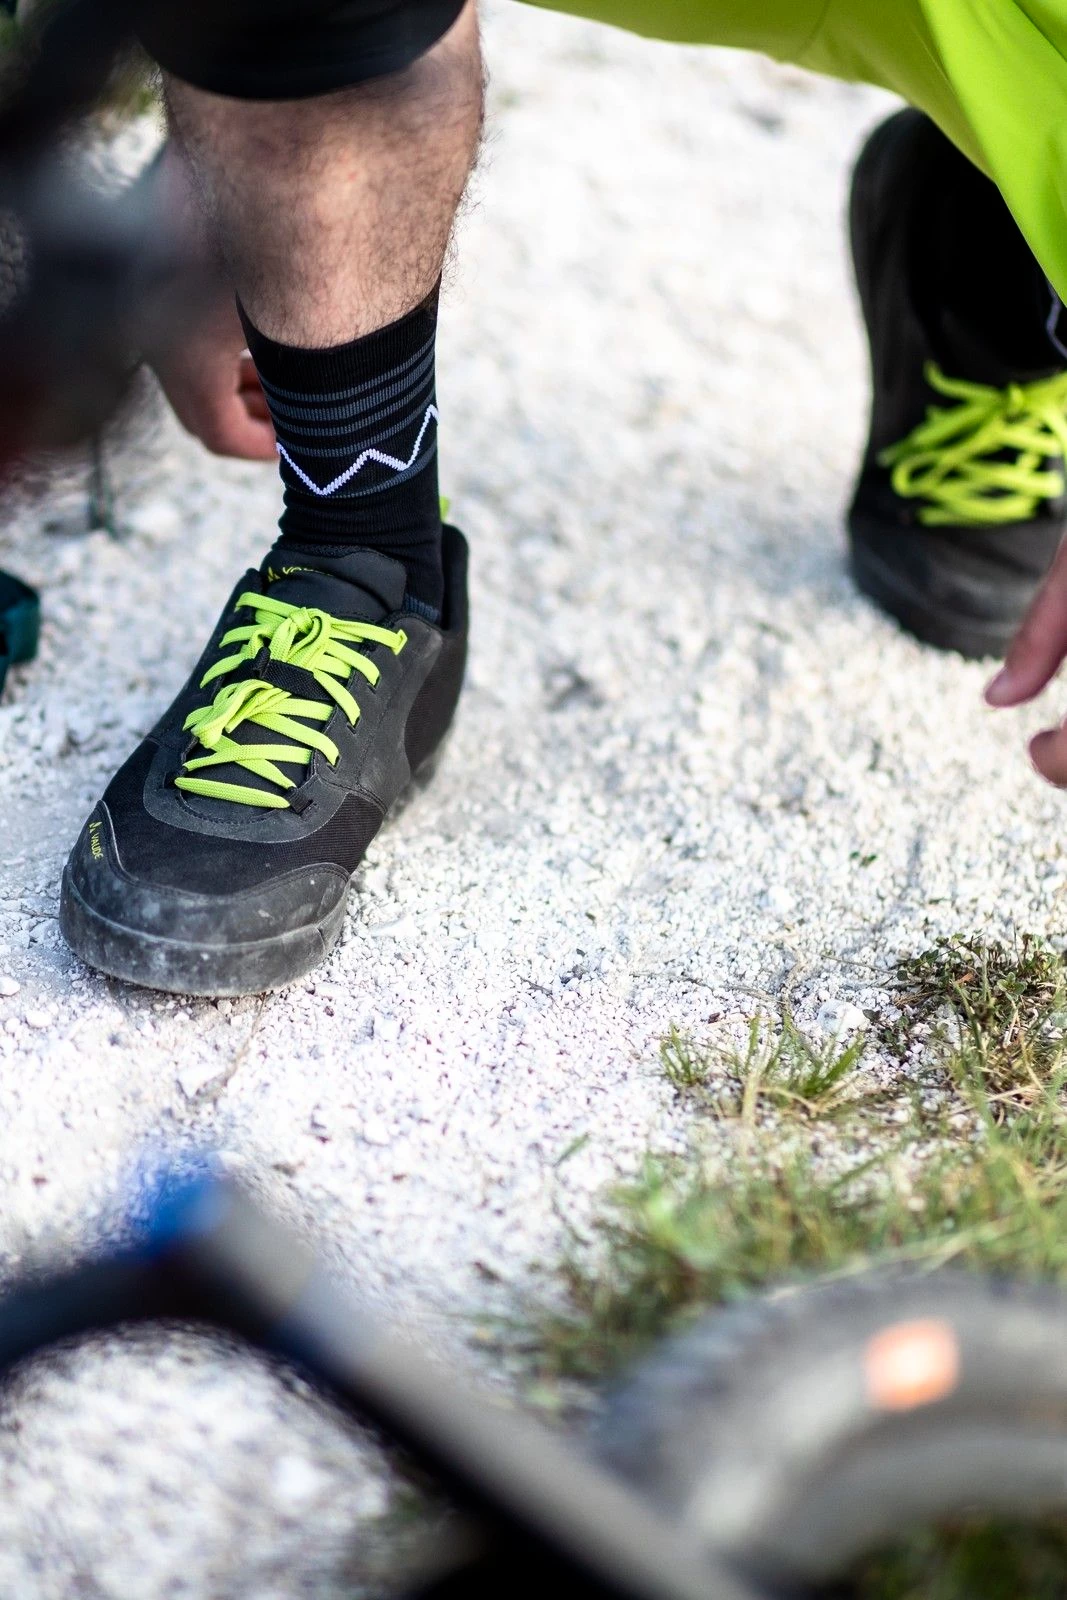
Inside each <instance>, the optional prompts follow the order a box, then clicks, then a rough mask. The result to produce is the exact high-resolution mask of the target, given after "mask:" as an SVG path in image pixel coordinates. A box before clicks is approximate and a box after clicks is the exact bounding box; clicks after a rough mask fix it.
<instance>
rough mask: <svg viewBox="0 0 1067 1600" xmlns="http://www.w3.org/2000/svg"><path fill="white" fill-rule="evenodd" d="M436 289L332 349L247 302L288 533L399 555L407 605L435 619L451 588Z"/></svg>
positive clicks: (313, 542) (295, 542)
mask: <svg viewBox="0 0 1067 1600" xmlns="http://www.w3.org/2000/svg"><path fill="white" fill-rule="evenodd" d="M437 298H438V297H437V291H436V290H435V291H434V293H433V294H432V295H431V297H430V299H429V300H427V301H426V302H425V304H423V305H421V306H419V307H418V308H417V309H416V310H414V311H412V312H410V313H409V315H408V316H406V317H403V318H402V319H401V320H400V321H399V322H394V323H392V324H391V325H390V326H389V327H387V328H382V329H380V330H379V331H378V332H377V333H369V334H367V336H366V337H365V338H363V339H354V340H353V341H352V343H351V344H342V345H337V346H335V347H334V348H333V349H329V350H302V349H296V348H294V347H293V346H291V345H283V344H277V343H276V342H275V341H274V340H273V339H268V338H267V337H266V335H265V334H262V333H260V332H259V330H258V329H257V328H255V327H253V325H252V323H251V322H250V321H249V319H248V317H247V316H246V315H245V313H244V311H243V310H242V311H241V319H242V321H243V323H244V328H245V334H246V336H247V339H248V348H249V351H250V352H251V355H252V359H253V361H254V362H255V364H256V371H257V372H258V374H259V379H260V382H261V383H262V385H263V392H264V394H265V395H266V397H267V404H268V406H269V407H270V414H271V417H272V419H273V421H274V430H275V432H276V434H277V436H278V454H279V457H280V462H281V474H282V481H283V482H284V484H285V510H284V512H283V513H282V517H281V521H280V524H279V526H280V527H281V530H282V541H283V542H284V543H285V544H286V545H289V546H291V547H292V549H293V551H294V553H297V552H303V553H304V554H305V555H308V554H312V553H313V552H315V551H316V550H317V551H318V553H319V554H329V555H336V554H338V553H339V552H340V551H342V550H352V549H370V550H379V551H381V552H382V554H383V555H387V556H392V557H393V558H394V559H395V560H397V561H400V562H402V563H403V565H404V567H405V569H406V571H407V575H408V591H407V600H406V602H405V603H406V604H407V606H408V608H409V609H411V610H413V611H418V612H420V613H421V614H422V615H424V616H429V617H431V619H433V620H436V618H437V616H438V615H439V613H440V609H441V601H442V594H443V588H442V579H441V510H440V500H439V497H438V485H437V402H436V394H435V387H434V384H435V375H434V344H435V340H436V336H437Z"/></svg>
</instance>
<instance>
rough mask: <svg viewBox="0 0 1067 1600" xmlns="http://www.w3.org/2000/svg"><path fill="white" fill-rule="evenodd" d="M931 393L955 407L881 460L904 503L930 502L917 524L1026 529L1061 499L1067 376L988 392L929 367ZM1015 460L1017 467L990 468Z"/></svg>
mask: <svg viewBox="0 0 1067 1600" xmlns="http://www.w3.org/2000/svg"><path fill="white" fill-rule="evenodd" d="M926 381H927V383H928V384H929V385H930V387H931V388H932V389H936V390H937V392H938V393H939V394H943V395H945V396H946V397H947V398H948V399H950V400H955V401H957V402H958V404H956V405H953V406H931V407H930V408H929V410H928V411H927V413H926V419H925V421H923V422H921V423H920V424H919V426H918V427H917V428H915V429H914V430H913V431H912V432H911V433H909V434H908V436H907V438H906V439H901V441H900V443H899V444H894V445H891V446H890V448H889V449H888V450H883V451H882V453H881V455H880V456H879V457H878V460H879V462H880V463H881V465H882V466H883V467H890V468H892V484H893V488H894V489H895V491H896V493H897V494H898V495H902V496H903V497H904V498H906V499H918V500H925V501H926V504H925V505H924V506H923V507H922V509H921V510H920V512H919V520H920V522H925V523H927V524H929V525H939V524H940V525H945V524H948V523H963V524H966V523H970V524H972V525H973V526H975V527H980V526H985V527H991V526H996V525H997V524H999V523H1008V522H1028V521H1029V520H1030V518H1031V517H1033V516H1034V514H1035V513H1036V511H1037V509H1038V507H1039V506H1040V504H1041V502H1042V501H1043V500H1055V499H1056V498H1057V497H1058V496H1059V495H1062V494H1063V493H1064V487H1065V485H1064V477H1063V473H1062V472H1061V471H1059V470H1058V469H1057V468H1053V467H1049V466H1048V465H1047V463H1048V462H1050V461H1055V460H1058V459H1061V458H1063V457H1064V456H1067V373H1060V374H1057V375H1056V377H1054V378H1042V379H1040V380H1039V381H1038V382H1037V383H1025V384H1024V383H1019V384H1015V383H1013V384H1011V385H1009V387H1008V388H1006V389H989V388H986V386H985V385H984V384H981V383H966V382H964V380H963V379H961V378H947V377H946V376H945V374H944V373H943V372H942V371H941V369H940V367H938V366H937V365H936V364H935V363H934V362H930V363H929V364H928V366H927V367H926ZM1009 452H1010V453H1013V454H1014V459H1013V460H1001V461H996V460H992V461H991V460H989V459H988V458H989V457H990V456H997V455H999V454H1001V453H1009Z"/></svg>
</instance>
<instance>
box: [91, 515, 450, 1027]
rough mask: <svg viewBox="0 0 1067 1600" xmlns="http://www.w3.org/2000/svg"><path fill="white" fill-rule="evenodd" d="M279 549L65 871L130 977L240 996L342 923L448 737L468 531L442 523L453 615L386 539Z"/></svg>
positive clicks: (111, 969)
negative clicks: (385, 825) (432, 614)
mask: <svg viewBox="0 0 1067 1600" xmlns="http://www.w3.org/2000/svg"><path fill="white" fill-rule="evenodd" d="M300 560H301V563H302V564H301V565H300V566H294V565H292V563H293V561H294V557H293V555H292V554H291V553H290V552H283V551H281V550H278V549H276V550H275V551H272V552H271V555H270V556H268V558H267V561H266V562H265V563H264V566H263V568H262V570H261V571H259V572H255V571H252V572H249V573H247V574H246V576H245V578H244V579H243V580H242V582H241V583H240V584H239V585H238V587H237V589H236V590H235V591H234V594H233V596H232V598H231V600H230V603H229V604H228V605H227V607H226V610H225V611H224V612H223V615H222V617H221V619H220V621H219V624H218V626H217V628H216V629H215V632H214V634H213V635H212V638H211V640H210V642H209V644H208V646H207V649H206V650H205V651H204V654H203V656H202V657H201V659H200V661H199V662H198V664H197V666H196V668H195V670H194V672H193V674H192V677H191V678H190V679H189V682H188V683H187V684H186V686H185V688H184V689H183V690H182V692H181V694H180V695H179V696H178V698H177V700H176V701H175V702H174V704H173V705H172V706H171V708H170V710H169V711H167V712H166V714H165V715H164V716H163V718H162V719H161V721H160V722H159V723H158V725H157V726H156V727H155V728H154V729H153V730H152V733H151V734H150V735H149V736H148V738H147V739H146V740H145V741H144V743H143V744H142V745H141V746H140V748H139V749H138V750H136V751H135V752H134V754H133V755H132V756H131V757H130V759H129V761H127V762H126V765H125V766H124V767H122V769H121V770H120V771H119V772H118V773H117V775H116V776H115V778H114V779H113V780H112V782H111V784H110V785H109V786H108V789H107V791H106V793H105V794H104V798H103V799H102V800H101V801H100V803H99V805H98V806H97V807H96V809H95V810H94V811H93V813H92V815H91V816H90V818H89V820H88V822H87V823H86V825H85V828H84V829H83V831H82V834H81V837H80V838H79V840H78V843H77V845H76V846H75V848H74V850H73V851H72V853H71V857H70V860H69V861H68V863H67V866H66V869H65V871H64V874H63V891H62V900H61V905H60V926H61V928H62V930H63V933H64V936H65V937H66V940H67V943H68V944H69V945H70V947H71V949H72V950H73V951H74V952H75V954H76V955H78V956H80V957H81V958H82V960H83V961H86V962H88V963H89V965H90V966H93V967H97V968H99V969H100V970H101V971H102V972H106V973H109V974H111V975H112V976H113V977H116V978H125V979H127V980H128V981H129V982H131V983H139V984H144V985H146V986H147V987H150V988H154V989H168V990H173V991H176V992H178V993H181V994H196V995H240V994H251V993H257V992H259V991H261V990H264V989H275V988H278V987H280V986H281V985H283V984H286V983H291V982H292V981H293V980H294V979H295V978H299V977H301V976H302V975H303V974H304V973H306V972H307V971H308V970H309V969H310V968H312V967H314V966H315V965H316V964H317V963H318V962H320V961H321V960H322V959H323V957H324V956H325V955H326V953H327V952H328V950H329V949H330V947H331V945H332V944H333V942H334V940H335V939H336V938H337V935H338V933H339V932H340V929H341V924H342V921H343V919H344V912H345V903H346V900H347V897H348V886H349V882H350V879H351V877H352V874H353V872H354V871H355V869H356V868H357V866H358V865H359V863H360V861H361V860H362V858H363V856H364V854H365V852H366V850H367V846H368V845H369V844H370V842H371V840H372V839H373V838H374V835H375V834H376V833H377V831H378V829H379V827H380V826H381V824H382V821H383V819H384V817H385V814H386V812H387V811H388V810H389V808H390V806H392V804H393V803H394V801H395V800H396V799H397V798H398V796H399V795H400V794H401V793H402V792H403V790H404V789H405V788H406V787H407V785H408V784H409V783H410V781H411V779H412V777H413V776H414V775H415V774H416V773H417V772H418V770H419V768H420V767H423V766H424V765H426V764H427V763H428V762H429V760H430V758H431V757H432V755H433V754H434V752H435V750H436V749H437V747H438V746H439V744H440V742H441V740H442V738H443V736H444V734H445V732H446V731H447V729H448V726H449V724H450V722H451V720H452V715H453V712H454V710H455V707H456V702H457V700H458V698H459V692H460V687H461V684H462V680H463V670H464V664H465V659H466V648H467V545H466V541H465V540H464V538H463V535H462V534H460V533H459V532H457V531H456V530H455V529H454V528H446V529H445V530H444V570H445V611H444V616H443V618H442V623H441V625H440V626H435V625H434V624H432V623H430V622H426V621H424V620H423V619H422V618H421V617H417V616H411V615H409V614H407V613H406V612H403V611H402V610H401V606H402V604H403V598H404V587H405V573H404V569H403V567H402V566H401V565H400V563H399V562H396V561H393V560H390V559H389V558H388V557H386V556H383V555H380V554H378V553H377V552H375V551H371V550H359V551H355V552H352V553H349V554H347V555H345V556H340V557H323V556H319V555H315V556H309V557H301V558H300Z"/></svg>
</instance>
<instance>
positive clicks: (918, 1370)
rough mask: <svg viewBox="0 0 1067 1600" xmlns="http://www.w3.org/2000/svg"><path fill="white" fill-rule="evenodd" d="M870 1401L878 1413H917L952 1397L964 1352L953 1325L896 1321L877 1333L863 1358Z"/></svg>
mask: <svg viewBox="0 0 1067 1600" xmlns="http://www.w3.org/2000/svg"><path fill="white" fill-rule="evenodd" d="M863 1372H864V1377H865V1379H866V1383H867V1398H868V1400H869V1401H870V1403H871V1405H872V1406H874V1407H875V1408H876V1409H877V1410H879V1411H914V1410H915V1409H916V1408H917V1407H918V1406H929V1405H933V1404H934V1402H935V1401H937V1400H943V1399H944V1398H945V1396H946V1395H949V1394H951V1393H952V1391H953V1389H955V1387H956V1385H957V1383H958V1382H959V1376H960V1347H959V1344H958V1342H957V1339H956V1332H955V1329H954V1328H953V1327H952V1326H951V1324H950V1323H947V1322H941V1321H939V1320H937V1319H935V1318H930V1319H929V1320H928V1321H920V1322H896V1323H894V1324H893V1326H892V1327H891V1328H883V1329H882V1331H881V1333H876V1334H875V1336H874V1338H873V1339H871V1340H870V1341H869V1342H868V1344H867V1348H866V1350H865V1351H864V1353H863Z"/></svg>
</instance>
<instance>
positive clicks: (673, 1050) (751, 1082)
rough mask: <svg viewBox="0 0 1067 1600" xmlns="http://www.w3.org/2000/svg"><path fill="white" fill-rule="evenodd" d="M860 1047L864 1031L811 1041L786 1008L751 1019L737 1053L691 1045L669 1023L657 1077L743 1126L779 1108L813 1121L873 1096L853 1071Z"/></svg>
mask: <svg viewBox="0 0 1067 1600" xmlns="http://www.w3.org/2000/svg"><path fill="white" fill-rule="evenodd" d="M866 1048H867V1040H866V1036H865V1035H864V1034H857V1035H856V1036H855V1037H854V1038H853V1039H852V1040H850V1041H844V1042H843V1041H841V1040H839V1039H836V1038H834V1039H830V1040H826V1041H813V1040H812V1039H810V1038H808V1036H807V1035H806V1034H804V1033H803V1032H802V1031H801V1030H800V1029H799V1028H798V1027H797V1026H796V1024H795V1023H794V1021H793V1019H792V1017H791V1016H789V1014H788V1013H787V1014H786V1015H785V1016H783V1017H782V1019H781V1021H780V1022H779V1023H778V1025H777V1026H773V1027H772V1026H771V1025H770V1024H768V1023H767V1022H765V1020H764V1019H763V1018H762V1017H754V1018H753V1019H752V1021H751V1022H750V1023H749V1027H748V1035H747V1038H746V1041H745V1046H744V1048H743V1049H741V1050H738V1049H736V1048H734V1047H732V1046H720V1045H714V1044H711V1045H698V1044H696V1043H695V1042H694V1041H693V1040H692V1039H690V1038H687V1037H686V1035H684V1034H682V1033H680V1032H679V1031H678V1029H677V1028H675V1027H672V1028H671V1030H670V1032H669V1033H668V1035H667V1037H666V1038H665V1039H664V1040H663V1042H662V1044H661V1045H660V1050H659V1057H660V1066H661V1067H662V1069H663V1074H664V1076H665V1077H666V1079H667V1081H668V1083H670V1084H671V1085H672V1087H673V1088H675V1089H677V1090H678V1092H679V1093H680V1094H687V1095H690V1096H692V1097H693V1098H694V1099H695V1100H696V1101H697V1102H698V1103H700V1104H703V1105H705V1106H707V1107H708V1108H710V1109H711V1110H712V1111H714V1112H716V1113H717V1114H719V1115H721V1116H723V1117H727V1118H731V1119H739V1120H740V1121H742V1122H744V1123H746V1124H750V1123H753V1122H754V1121H755V1120H757V1119H758V1118H759V1116H760V1115H761V1114H765V1113H767V1112H773V1111H781V1110H783V1109H784V1110H789V1111H792V1112H794V1113H796V1114H797V1115H799V1116H802V1117H805V1118H810V1119H815V1120H820V1119H825V1118H831V1117H835V1116H838V1115H839V1114H841V1113H842V1112H844V1111H846V1110H856V1109H858V1107H859V1106H860V1105H861V1104H867V1103H873V1102H874V1101H875V1100H876V1099H879V1098H881V1096H878V1095H874V1094H872V1093H869V1092H868V1091H867V1090H866V1089H865V1087H864V1085H863V1083H862V1080H861V1079H859V1078H858V1076H857V1074H856V1070H855V1069H856V1068H857V1067H858V1066H859V1065H860V1063H861V1062H862V1060H863V1056H864V1053H865V1051H866Z"/></svg>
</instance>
